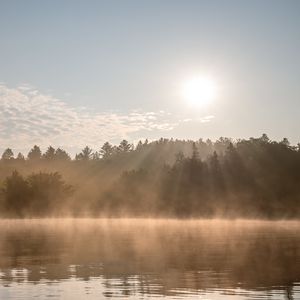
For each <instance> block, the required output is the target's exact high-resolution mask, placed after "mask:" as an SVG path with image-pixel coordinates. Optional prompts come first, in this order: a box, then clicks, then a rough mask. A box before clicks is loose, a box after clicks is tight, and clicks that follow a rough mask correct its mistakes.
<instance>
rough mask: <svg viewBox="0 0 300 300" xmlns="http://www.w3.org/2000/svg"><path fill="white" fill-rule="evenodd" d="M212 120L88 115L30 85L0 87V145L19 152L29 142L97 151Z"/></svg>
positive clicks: (135, 113)
mask: <svg viewBox="0 0 300 300" xmlns="http://www.w3.org/2000/svg"><path fill="white" fill-rule="evenodd" d="M213 118H214V116H205V117H200V118H198V119H196V120H195V119H191V118H186V116H185V117H184V116H175V115H172V114H170V113H169V112H165V111H162V110H160V111H157V112H155V111H150V112H149V111H148V112H145V111H142V110H132V111H130V112H128V113H120V112H114V111H106V112H92V111H90V110H89V109H87V108H84V107H72V106H71V105H68V104H67V103H65V102H63V101H61V100H59V99H56V98H55V97H53V96H51V95H47V94H42V93H41V92H39V91H38V90H37V89H35V88H33V87H31V86H29V85H22V86H19V87H17V88H9V87H7V85H5V84H3V83H0V144H1V145H2V147H8V146H9V147H12V148H14V149H19V150H24V151H27V150H28V149H29V147H31V146H32V145H34V144H38V145H40V146H41V147H44V148H45V147H47V146H48V145H50V144H51V145H53V146H56V147H63V148H65V149H66V150H69V151H71V152H74V151H78V150H79V149H80V148H82V147H83V146H85V145H90V146H93V147H100V146H101V145H102V144H103V142H105V141H110V142H113V143H114V142H118V141H120V140H121V139H124V138H125V139H128V140H130V141H131V140H132V138H131V137H133V139H135V138H136V136H139V135H140V136H145V135H147V134H146V133H147V132H150V131H151V132H155V133H157V136H158V137H160V136H163V135H164V132H170V131H172V130H173V129H175V128H176V127H177V126H180V124H182V123H186V122H199V123H207V122H210V121H212V120H213ZM134 137H135V138H134Z"/></svg>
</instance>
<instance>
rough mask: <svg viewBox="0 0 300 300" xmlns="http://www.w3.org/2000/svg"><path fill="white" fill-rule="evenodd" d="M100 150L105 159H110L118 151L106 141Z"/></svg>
mask: <svg viewBox="0 0 300 300" xmlns="http://www.w3.org/2000/svg"><path fill="white" fill-rule="evenodd" d="M99 152H100V155H101V156H102V158H103V159H108V158H109V157H111V156H112V155H113V154H114V153H115V152H116V149H115V147H113V146H112V145H111V144H110V143H109V142H105V143H104V144H103V146H102V147H101V149H100V151H99Z"/></svg>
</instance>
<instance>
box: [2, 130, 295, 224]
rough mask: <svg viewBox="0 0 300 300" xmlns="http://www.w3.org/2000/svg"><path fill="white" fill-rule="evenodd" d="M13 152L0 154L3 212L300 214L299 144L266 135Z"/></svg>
mask: <svg viewBox="0 0 300 300" xmlns="http://www.w3.org/2000/svg"><path fill="white" fill-rule="evenodd" d="M4 154H5V155H4ZM18 156H19V155H18ZM18 156H17V157H16V158H13V153H11V152H10V151H8V149H7V150H5V151H4V153H3V155H2V160H1V166H2V167H1V169H0V180H2V193H1V196H0V200H1V201H0V203H1V205H0V209H1V214H2V215H9V216H13V215H15V216H18V217H24V216H27V215H37V216H46V215H60V214H69V215H73V216H80V215H83V214H85V215H86V214H88V215H93V216H124V215H125V216H159V217H183V218H187V217H195V218H198V217H204V218H210V217H226V218H238V217H244V218H268V219H270V218H271V219H278V218H299V217H300V147H299V145H298V146H292V145H290V143H289V141H288V140H287V139H283V140H282V141H280V142H277V141H272V140H270V139H269V138H268V137H267V135H265V134H264V135H262V136H261V137H259V138H250V139H241V140H236V141H234V140H232V139H229V138H220V139H218V140H217V141H215V142H212V141H210V140H207V141H203V140H202V139H199V140H197V141H191V140H173V139H160V140H158V141H154V142H148V141H147V140H146V141H145V142H139V143H138V144H137V145H136V146H135V147H134V146H133V145H132V144H130V143H129V142H128V141H126V140H123V141H122V142H121V143H120V144H119V146H113V145H111V144H109V143H105V144H104V145H103V146H102V147H101V149H100V150H99V151H95V152H94V151H93V150H92V149H91V148H89V147H85V148H84V149H83V150H82V151H81V152H80V153H78V154H77V155H76V156H75V158H74V159H71V157H70V155H68V153H66V152H65V151H64V150H62V149H60V148H58V149H54V148H53V147H51V146H49V148H48V149H47V150H46V152H45V153H42V152H41V150H40V148H39V147H38V146H34V147H33V148H32V149H31V150H30V151H29V153H28V155H27V158H26V159H25V158H24V157H23V158H22V159H20V158H18ZM20 161H23V162H22V163H20ZM62 161H63V163H62ZM24 162H25V163H24ZM12 168H13V169H12ZM14 169H18V171H14ZM41 171H42V172H41Z"/></svg>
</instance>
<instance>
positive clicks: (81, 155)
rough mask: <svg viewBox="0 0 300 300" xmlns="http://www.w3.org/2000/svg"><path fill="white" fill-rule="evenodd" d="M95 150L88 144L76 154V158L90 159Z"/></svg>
mask: <svg viewBox="0 0 300 300" xmlns="http://www.w3.org/2000/svg"><path fill="white" fill-rule="evenodd" d="M92 155H93V150H92V149H91V148H90V147H88V146H86V147H85V148H84V149H82V151H81V152H80V153H79V154H76V157H75V159H76V160H90V159H92Z"/></svg>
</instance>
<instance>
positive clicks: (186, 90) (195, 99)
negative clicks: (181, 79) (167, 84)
mask: <svg viewBox="0 0 300 300" xmlns="http://www.w3.org/2000/svg"><path fill="white" fill-rule="evenodd" d="M216 95H217V87H216V83H215V82H214V81H213V80H212V79H211V78H209V77H195V78H192V79H190V80H188V81H186V82H185V83H184V85H183V97H184V98H185V99H186V101H187V102H188V103H189V104H190V105H193V106H200V107H203V106H207V105H208V104H210V103H211V102H212V101H213V100H214V99H215V98H216Z"/></svg>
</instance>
